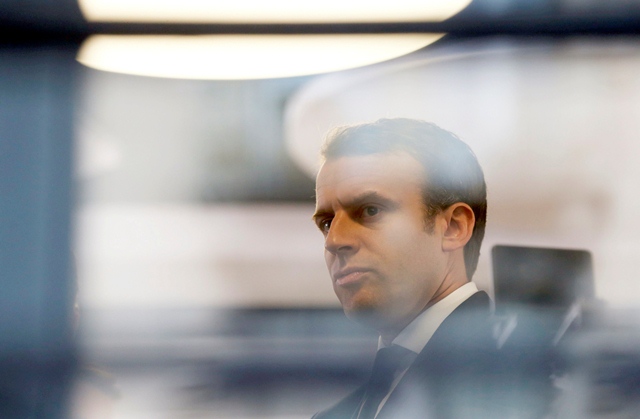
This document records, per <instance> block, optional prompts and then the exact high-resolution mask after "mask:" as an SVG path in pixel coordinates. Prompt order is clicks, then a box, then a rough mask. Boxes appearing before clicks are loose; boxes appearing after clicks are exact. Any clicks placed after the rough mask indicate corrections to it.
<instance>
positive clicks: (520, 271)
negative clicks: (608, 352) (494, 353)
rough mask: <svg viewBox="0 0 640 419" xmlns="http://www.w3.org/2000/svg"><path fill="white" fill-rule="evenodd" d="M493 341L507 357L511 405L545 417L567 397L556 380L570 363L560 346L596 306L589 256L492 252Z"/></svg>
mask: <svg viewBox="0 0 640 419" xmlns="http://www.w3.org/2000/svg"><path fill="white" fill-rule="evenodd" d="M492 261H493V274H494V289H495V318H496V324H495V330H494V332H495V337H496V338H497V341H498V346H499V348H500V349H501V351H502V353H503V361H504V368H505V373H504V377H503V379H504V383H506V384H507V385H506V386H505V390H508V396H507V398H508V399H509V402H510V403H512V404H513V405H514V406H519V407H521V408H523V409H525V410H526V411H528V412H531V413H532V414H533V417H545V416H547V415H550V414H554V413H555V410H556V409H555V407H554V404H555V401H556V400H558V399H559V398H560V397H562V396H563V393H562V392H561V391H560V390H559V387H558V384H557V382H556V381H557V379H558V377H562V376H564V375H565V374H566V370H567V366H566V365H567V363H568V360H567V359H566V358H565V357H563V356H561V353H560V351H559V347H560V343H561V342H562V343H564V339H565V338H566V336H567V335H568V333H567V332H569V331H571V332H575V331H577V330H578V326H579V325H580V321H581V317H582V307H583V305H585V304H587V305H589V306H590V305H591V302H592V301H593V297H594V296H593V268H592V262H591V254H590V253H589V252H587V251H584V250H567V249H552V248H536V247H519V246H495V247H493V249H492Z"/></svg>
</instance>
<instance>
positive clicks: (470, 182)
mask: <svg viewBox="0 0 640 419" xmlns="http://www.w3.org/2000/svg"><path fill="white" fill-rule="evenodd" d="M322 157H323V159H324V163H323V166H322V168H321V170H320V172H319V174H318V178H317V184H316V197H317V208H316V215H315V216H314V218H315V220H316V223H317V224H318V226H319V227H320V229H321V230H322V231H323V233H324V234H325V249H326V250H325V258H326V261H327V266H328V267H329V270H330V273H331V275H332V278H333V281H334V289H335V290H336V294H337V295H338V297H339V298H340V300H341V302H342V303H343V306H344V308H345V312H347V314H354V315H355V314H357V313H359V312H361V311H367V310H368V309H370V311H372V312H377V313H378V314H380V316H381V317H384V316H387V317H389V316H390V317H394V316H395V317H398V319H395V320H398V321H399V317H402V316H409V317H410V316H412V315H414V314H417V313H415V312H416V311H417V310H419V311H421V310H422V309H424V308H425V307H426V306H427V305H428V304H429V303H432V302H434V301H436V300H437V299H439V298H441V297H442V296H444V295H447V294H448V293H449V292H451V291H452V290H453V289H455V288H457V287H458V286H459V285H460V281H461V277H464V280H465V281H466V280H467V278H470V277H471V276H472V275H473V273H474V272H475V269H476V266H477V263H478V256H479V251H480V244H481V242H482V238H483V236H484V228H485V224H486V207H487V205H486V187H485V183H484V176H483V174H482V169H481V168H480V166H479V164H478V162H477V159H476V157H475V155H474V154H473V152H472V151H471V150H470V149H469V147H468V146H467V145H466V144H464V143H463V142H462V141H460V140H459V139H458V138H457V137H456V136H455V135H454V134H452V133H450V132H448V131H445V130H443V129H441V128H439V127H437V126H435V125H433V124H430V123H427V122H423V121H416V120H410V119H383V120H379V121H377V122H374V123H370V124H363V125H357V126H350V127H342V128H339V129H336V130H334V131H333V132H331V133H330V134H329V136H328V137H327V140H326V142H325V145H324V147H323V149H322ZM336 222H338V223H339V225H336ZM458 258H459V259H460V263H458V262H457V261H456V260H457V259H458ZM454 262H455V263H454ZM458 264H459V265H461V266H454V265H458ZM356 268H362V269H361V271H363V272H364V273H362V272H361V273H360V274H362V275H361V276H362V279H360V280H358V278H356V277H357V276H358V275H360V274H359V273H358V272H360V271H358V269H356ZM452 268H455V269H453V270H452ZM350 270H354V272H355V273H353V274H349V272H350ZM370 277H375V278H374V279H371V278H370ZM349 281H351V283H350V284H346V282H349ZM451 288H453V289H451ZM367 298H369V300H367ZM403 298H404V299H406V300H407V301H406V302H405V303H406V305H407V306H406V307H404V308H399V306H400V305H401V300H402V299H403ZM365 300H366V301H365ZM367 301H368V302H367ZM367 304H368V305H367ZM385 310H387V311H388V312H387V311H385ZM389 310H390V311H389ZM403 310H404V311H406V312H403ZM391 311H393V313H391ZM419 311H418V312H419ZM395 320H394V321H395ZM377 321H378V322H380V321H382V320H377Z"/></svg>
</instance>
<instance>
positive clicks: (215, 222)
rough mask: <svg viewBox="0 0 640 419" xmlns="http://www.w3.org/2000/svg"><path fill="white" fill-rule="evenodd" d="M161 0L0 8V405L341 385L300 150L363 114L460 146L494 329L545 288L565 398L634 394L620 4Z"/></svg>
mask: <svg viewBox="0 0 640 419" xmlns="http://www.w3.org/2000/svg"><path fill="white" fill-rule="evenodd" d="M171 3H172V2H171V1H166V2H162V3H157V2H153V3H150V4H151V7H149V4H146V3H145V2H144V1H139V2H134V1H130V2H118V1H112V2H106V1H102V2H101V1H95V2H90V1H88V0H86V1H81V2H80V3H76V2H75V1H72V0H59V1H54V0H50V1H47V0H29V1H27V2H15V1H9V2H3V4H2V5H1V6H0V25H1V28H0V40H1V44H0V55H1V57H2V58H1V59H0V121H1V122H0V136H1V139H0V147H1V148H0V150H1V153H0V170H1V171H2V172H1V174H2V175H1V176H0V190H1V191H2V199H1V201H0V212H1V213H2V219H1V220H0V235H1V237H2V243H0V261H1V265H0V266H1V267H2V277H3V290H4V291H3V292H2V296H1V297H0V299H1V304H0V307H1V308H0V310H1V312H2V313H3V315H2V322H1V326H0V327H1V328H0V368H2V374H1V375H2V378H1V379H0V385H1V387H0V411H1V412H3V413H4V414H3V415H2V416H3V417H15V418H22V417H25V418H27V417H29V418H32V417H46V418H56V417H71V418H94V417H95V418H118V419H125V418H126V419H128V418H209V417H216V418H218V417H219V418H304V417H310V416H311V415H312V414H313V413H314V412H316V411H318V410H321V409H323V408H325V407H327V406H329V405H330V404H331V403H333V402H335V401H337V400H339V399H340V398H341V397H342V396H343V395H345V394H346V393H347V392H348V391H349V390H350V389H352V388H355V386H356V385H357V384H359V383H360V382H361V381H363V380H364V379H365V378H366V376H367V374H368V371H369V367H370V364H371V360H372V358H373V356H374V354H375V349H376V342H377V336H376V335H375V333H374V332H372V331H369V330H365V329H362V328H361V327H359V326H357V325H355V324H352V323H351V322H349V321H348V320H347V319H346V318H345V317H344V315H343V314H342V311H341V309H340V307H339V304H338V301H337V299H336V298H335V296H334V294H333V290H332V287H331V283H330V278H329V276H328V273H327V272H326V268H325V266H324V261H323V256H322V254H323V238H322V235H321V234H320V233H319V232H318V231H317V229H316V227H315V226H314V225H313V223H312V222H311V215H312V213H313V207H314V176H315V171H316V170H317V167H318V166H317V165H318V157H317V155H318V150H319V147H320V144H321V142H322V139H323V136H324V134H325V133H326V132H327V131H328V130H329V129H331V128H333V127H335V126H339V125H343V124H352V123H360V122H367V121H372V120H375V119H378V118H381V117H410V118H419V119H424V120H427V121H431V122H434V123H436V124H438V125H440V126H441V127H443V128H445V129H447V130H450V131H452V132H454V133H456V134H457V135H458V136H460V137H461V138H462V139H463V140H464V141H465V142H467V143H468V144H469V145H470V146H471V148H472V149H473V150H474V151H475V153H476V154H477V156H478V159H479V161H480V163H481V165H482V166H483V168H484V171H485V176H486V180H487V185H488V190H489V196H488V197H489V219H488V226H487V233H486V237H485V241H484V244H483V251H482V254H481V258H480V263H479V267H478V272H477V273H476V275H475V277H474V281H475V282H476V283H477V284H478V286H479V288H481V289H484V290H486V291H487V292H489V293H490V295H492V296H494V297H495V299H496V308H497V309H498V311H497V312H498V313H499V314H500V315H501V316H503V317H502V318H501V319H502V320H503V323H504V325H506V326H504V327H503V328H502V329H501V331H502V332H504V333H502V337H503V340H506V341H508V340H509V336H511V335H513V336H518V333H514V334H512V332H513V329H515V330H516V331H518V330H520V331H521V332H522V331H523V330H524V331H525V332H526V331H527V330H529V329H527V327H530V326H527V325H526V322H524V321H522V313H519V314H518V315H519V316H520V321H519V323H518V321H515V320H514V319H517V318H518V317H517V316H518V315H515V314H513V312H511V314H510V313H509V310H507V309H505V310H503V311H500V310H499V309H500V308H501V307H505V308H506V307H511V306H510V305H509V303H512V302H516V303H518V304H519V307H524V308H525V309H526V310H523V311H526V313H528V315H530V316H534V317H535V315H536V314H535V313H546V311H545V308H548V307H549V306H551V305H553V307H554V310H556V311H557V312H558V313H559V314H558V316H557V318H558V321H555V322H553V330H552V333H551V335H552V337H551V338H549V340H550V341H552V342H551V343H550V345H555V346H558V344H559V342H560V341H562V342H563V345H564V346H562V353H563V354H564V355H565V356H566V359H568V360H569V361H568V363H569V364H570V365H571V371H572V374H571V378H570V379H567V380H566V381H565V382H564V384H563V383H560V384H559V385H560V386H562V385H564V388H565V389H568V390H566V391H565V392H564V393H563V395H562V397H560V399H559V400H558V404H559V405H561V406H562V410H561V411H562V412H563V415H562V417H571V418H574V417H575V418H582V417H594V418H605V417H606V418H614V417H615V418H623V417H624V418H626V417H637V413H635V412H637V408H638V402H639V401H640V397H638V396H639V394H638V392H639V389H640V362H639V361H640V359H639V355H640V353H638V350H637V348H638V345H637V344H638V343H640V334H639V333H638V332H639V331H640V329H639V328H638V326H639V325H638V319H640V317H638V309H639V308H640V303H639V301H640V282H638V280H637V278H636V276H637V274H636V269H635V265H636V263H637V259H638V255H639V254H640V241H639V240H638V236H639V235H640V218H639V217H638V216H637V214H638V212H640V196H638V194H637V189H638V186H637V185H639V184H640V166H639V165H638V164H637V158H638V156H640V141H638V138H637V137H638V133H639V132H640V42H639V40H640V38H638V28H640V2H638V1H634V0H616V1H608V2H596V1H589V0H583V1H575V0H536V1H531V0H473V1H455V2H448V3H449V5H448V6H449V8H448V9H445V8H443V6H438V5H436V4H435V3H434V4H433V5H431V8H430V7H427V6H425V5H421V4H420V2H411V1H405V2H398V1H394V2H392V4H384V3H383V2H374V3H371V2H367V3H362V4H357V3H358V2H352V3H353V4H352V5H351V4H348V3H349V2H347V4H342V5H341V4H338V2H336V3H335V4H334V3H331V2H329V3H327V4H323V5H317V6H308V10H306V9H305V7H302V6H300V5H296V4H295V3H294V2H287V1H279V2H278V1H275V2H261V3H253V2H250V1H244V2H237V3H238V5H236V6H235V9H232V10H225V9H215V8H211V9H208V8H207V9H202V8H201V7H202V6H203V5H202V4H199V2H197V1H195V0H194V1H182V2H175V4H171ZM207 3H212V4H213V3H215V2H207ZM343 3H344V2H343ZM387 3H388V2H387ZM176 5H177V8H176ZM261 5H262V6H261ZM264 5H267V7H263V6H264ZM209 6H211V5H209ZM214 6H215V5H214ZM276 6H279V7H281V8H277V7H276ZM171 7H173V8H171ZM211 7H213V6H211ZM298 9H300V10H298ZM303 9H304V10H303ZM334 9H335V11H333V10H334ZM378 9H379V10H378ZM376 11H378V12H379V13H380V14H379V15H375V14H374V12H376ZM294 12H299V13H298V14H296V13H294ZM305 13H306V14H305ZM254 47H255V49H252V48H254ZM498 245H502V246H505V245H506V246H511V247H516V248H525V249H543V248H544V249H555V250H559V251H560V253H557V252H556V253H554V255H557V254H559V255H560V258H561V260H562V261H563V262H557V261H556V259H550V258H549V257H547V256H544V257H543V258H542V259H540V257H542V256H540V254H538V253H536V251H534V252H533V253H531V252H528V253H527V254H526V255H525V256H523V257H524V259H520V256H519V254H518V255H516V254H514V253H508V252H507V253H499V254H498V255H497V256H496V253H495V252H494V254H493V257H494V259H492V249H494V248H495V246H498ZM498 249H499V248H498ZM575 249H578V250H581V251H582V253H580V254H581V255H586V256H585V257H581V258H580V259H579V260H578V259H571V258H569V259H567V256H566V255H567V253H562V251H563V250H575ZM572 255H575V254H574V253H572ZM554 257H555V256H554ZM495 258H498V260H499V261H501V262H500V263H499V265H500V266H504V265H505V264H507V265H508V263H509V261H512V263H513V266H516V267H518V266H521V267H522V266H524V267H526V268H522V269H520V271H518V270H517V269H516V270H511V271H508V272H507V273H506V274H505V273H499V272H497V271H496V269H495V265H496V259H495ZM500 258H502V259H500ZM531 260H533V261H534V262H533V265H528V264H527V263H530V262H531ZM567 260H569V262H567V263H569V264H571V263H573V262H571V261H574V260H575V261H576V262H575V263H576V264H578V265H579V266H580V269H577V270H573V268H569V267H568V266H569V265H567V264H565V262H566V261H567ZM541 261H542V262H541ZM518 263H521V264H522V265H517V264H518ZM536 264H537V265H536ZM541 264H542V265H541ZM543 265H544V266H551V268H550V269H546V270H545V269H540V271H537V270H536V268H535V266H543ZM531 266H533V267H531ZM571 266H574V265H571ZM531 272H533V274H531ZM541 275H546V276H545V277H544V278H542V276H541ZM541 278H542V279H541ZM518 280H521V281H523V282H521V283H526V284H535V286H522V287H518V286H517V285H514V283H516V284H517V281H518ZM514 281H515V282H514ZM536 281H539V282H536ZM575 284H580V286H576V285H575ZM521 294H522V295H524V294H526V295H524V296H522V295H521ZM560 294H561V298H560V297H558V295H560ZM531 295H533V297H536V298H533V297H531ZM540 295H542V296H543V297H541V298H537V297H539V296H540ZM529 297H531V298H529ZM502 303H504V306H501V304H502ZM516 311H517V310H516ZM514 321H515V323H514ZM518 325H519V326H518ZM578 326H579V327H578ZM518 327H520V329H518ZM533 327H536V326H533ZM523 328H524V329H523ZM574 329H575V330H574ZM568 330H573V331H574V333H573V334H572V336H571V339H565V334H566V332H567V331H568ZM545 339H546V338H545ZM567 381H569V384H567Z"/></svg>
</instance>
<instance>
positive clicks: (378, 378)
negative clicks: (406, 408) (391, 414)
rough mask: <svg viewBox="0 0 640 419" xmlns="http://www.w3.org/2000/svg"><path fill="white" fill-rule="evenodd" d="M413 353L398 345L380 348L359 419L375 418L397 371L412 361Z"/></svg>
mask: <svg viewBox="0 0 640 419" xmlns="http://www.w3.org/2000/svg"><path fill="white" fill-rule="evenodd" d="M411 354H413V352H412V351H410V350H409V349H406V348H403V347H402V346H398V345H392V346H389V347H388V348H382V349H380V350H378V353H377V354H376V359H375V361H374V362H373V371H372V372H371V378H370V379H369V383H368V384H367V391H366V393H365V398H364V403H363V405H362V409H360V414H359V415H358V419H373V418H375V416H376V413H377V411H378V406H379V405H380V402H382V400H383V399H384V398H385V396H386V395H387V394H388V393H389V390H390V389H391V384H393V380H394V379H395V377H396V373H397V372H399V371H401V370H403V369H405V368H407V367H408V366H409V364H410V363H411V360H412V359H413V357H411V356H410V355H411Z"/></svg>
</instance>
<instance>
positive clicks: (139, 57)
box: [77, 34, 443, 80]
mask: <svg viewBox="0 0 640 419" xmlns="http://www.w3.org/2000/svg"><path fill="white" fill-rule="evenodd" d="M442 35H443V34H385V35H370V34H366V35H295V36H293V35H197V36H173V35H160V36H151V35H140V36H128V35H94V36H91V37H90V38H88V39H87V40H86V41H85V42H84V44H83V45H82V47H81V48H80V51H79V52H78V57H77V59H78V61H79V62H80V63H82V64H84V65H86V66H88V67H91V68H95V69H98V70H104V71H111V72H116V73H126V74H134V75H142V76H152V77H168V78H184V79H218V80H240V79H259V78H275V77H294V76H302V75H308V74H316V73H326V72H331V71H338V70H345V69H349V68H355V67H361V66H365V65H368V64H373V63H377V62H381V61H385V60H389V59H392V58H396V57H399V56H402V55H405V54H408V53H410V52H413V51H416V50H418V49H420V48H422V47H425V46H426V45H429V44H430V43H432V42H434V41H436V40H438V39H439V38H440V37H442Z"/></svg>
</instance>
